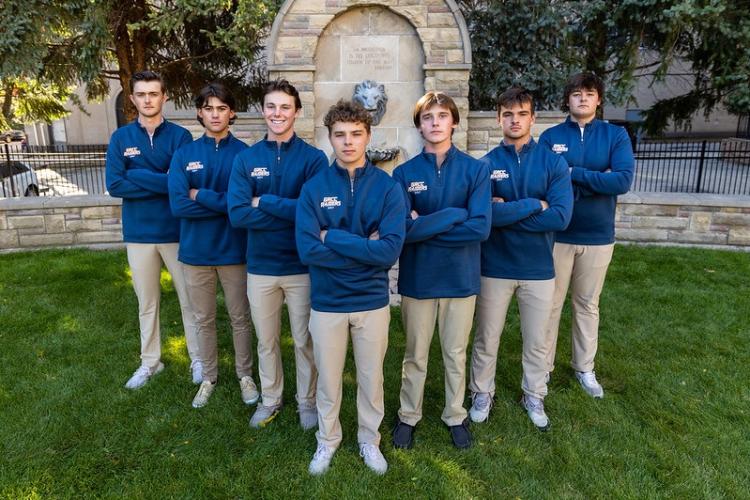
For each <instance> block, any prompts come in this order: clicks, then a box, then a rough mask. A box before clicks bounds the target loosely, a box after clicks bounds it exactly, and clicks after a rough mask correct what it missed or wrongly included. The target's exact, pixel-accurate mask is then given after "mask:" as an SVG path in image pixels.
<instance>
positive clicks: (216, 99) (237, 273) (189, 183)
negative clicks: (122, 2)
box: [169, 83, 258, 408]
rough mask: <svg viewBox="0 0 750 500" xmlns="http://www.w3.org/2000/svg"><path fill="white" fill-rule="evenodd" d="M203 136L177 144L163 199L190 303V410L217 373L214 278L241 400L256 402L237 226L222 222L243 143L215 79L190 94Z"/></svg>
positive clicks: (204, 399)
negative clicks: (195, 350) (176, 227)
mask: <svg viewBox="0 0 750 500" xmlns="http://www.w3.org/2000/svg"><path fill="white" fill-rule="evenodd" d="M195 107H196V109H197V110H198V122H199V123H200V124H201V125H203V127H204V128H205V129H206V133H205V134H204V135H203V137H201V138H199V139H197V140H195V141H193V142H191V143H190V144H187V145H185V146H183V147H181V148H180V149H178V150H177V151H176V152H175V154H174V156H173V157H172V163H171V165H170V167H169V201H170V204H171V206H172V213H173V214H174V215H175V216H176V217H179V218H180V224H181V226H180V229H181V233H180V251H179V259H180V262H182V263H183V264H184V269H185V282H186V284H187V293H188V297H189V299H190V304H191V306H192V308H193V311H194V312H195V319H196V323H197V324H198V339H199V341H200V348H201V349H200V350H201V359H202V360H203V382H202V383H201V386H200V388H199V389H198V393H197V394H196V395H195V398H194V399H193V407H194V408H200V407H203V406H205V405H206V404H207V403H208V399H209V397H211V394H212V393H213V391H214V388H215V387H216V382H217V378H218V374H219V369H218V368H219V367H218V352H217V347H216V344H217V339H216V282H217V279H218V281H220V282H221V288H222V289H223V290H224V299H225V302H226V306H227V312H228V313H229V320H230V323H231V325H232V340H233V342H234V367H235V372H236V374H237V378H238V379H239V381H240V392H241V395H242V401H244V402H245V404H253V403H255V402H256V401H258V390H257V389H256V387H255V383H254V382H253V378H252V366H253V356H252V351H251V350H250V317H249V316H250V306H249V304H248V302H247V295H246V293H247V288H246V285H245V243H246V235H245V231H244V230H242V229H236V228H233V227H231V225H230V224H229V217H228V215H227V186H228V185H229V176H230V175H231V173H232V162H233V161H234V158H235V157H236V156H237V155H238V154H239V153H240V152H242V151H243V150H245V149H246V148H247V146H246V145H245V143H243V142H242V141H240V140H239V139H237V138H235V137H234V136H233V135H232V134H231V133H230V132H229V126H230V125H231V124H232V123H233V122H234V119H235V117H236V115H235V100H234V96H233V95H232V94H231V93H230V92H229V90H227V89H226V87H224V86H223V85H222V84H220V83H210V84H208V85H207V86H206V87H204V88H203V89H202V90H201V91H200V93H199V94H198V95H197V96H196V98H195Z"/></svg>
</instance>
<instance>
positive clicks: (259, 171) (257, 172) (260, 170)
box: [250, 167, 271, 177]
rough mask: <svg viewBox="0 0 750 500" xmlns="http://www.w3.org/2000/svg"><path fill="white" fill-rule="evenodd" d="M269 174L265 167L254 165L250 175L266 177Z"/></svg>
mask: <svg viewBox="0 0 750 500" xmlns="http://www.w3.org/2000/svg"><path fill="white" fill-rule="evenodd" d="M269 175H271V174H270V173H269V172H268V169H267V168H266V167H254V168H253V171H252V172H250V177H268V176H269Z"/></svg>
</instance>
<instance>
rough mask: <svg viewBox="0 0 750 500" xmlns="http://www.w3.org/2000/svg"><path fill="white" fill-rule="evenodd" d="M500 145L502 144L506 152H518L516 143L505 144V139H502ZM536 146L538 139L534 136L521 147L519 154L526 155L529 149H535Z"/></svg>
mask: <svg viewBox="0 0 750 500" xmlns="http://www.w3.org/2000/svg"><path fill="white" fill-rule="evenodd" d="M500 146H502V148H503V149H504V150H505V151H506V152H508V153H514V154H515V153H516V146H515V144H505V141H500ZM535 146H536V141H535V140H534V138H533V137H532V138H531V139H530V140H529V142H527V143H526V144H524V145H523V146H522V147H521V149H520V150H519V151H518V156H523V155H525V154H526V153H528V152H529V151H531V150H532V149H534V147H535Z"/></svg>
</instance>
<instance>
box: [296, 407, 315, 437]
mask: <svg viewBox="0 0 750 500" xmlns="http://www.w3.org/2000/svg"><path fill="white" fill-rule="evenodd" d="M297 413H299V425H300V426H301V427H302V430H303V431H309V430H310V429H315V428H316V427H317V426H318V408H317V407H316V406H315V404H314V403H313V404H312V405H310V404H301V405H298V406H297Z"/></svg>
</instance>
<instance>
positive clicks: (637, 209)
mask: <svg viewBox="0 0 750 500" xmlns="http://www.w3.org/2000/svg"><path fill="white" fill-rule="evenodd" d="M679 208H680V207H678V206H675V205H641V204H620V210H621V212H622V213H623V214H625V215H668V216H673V217H676V216H677V213H678V211H679Z"/></svg>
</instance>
